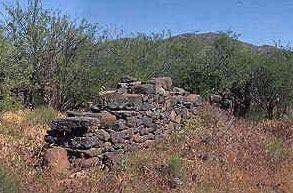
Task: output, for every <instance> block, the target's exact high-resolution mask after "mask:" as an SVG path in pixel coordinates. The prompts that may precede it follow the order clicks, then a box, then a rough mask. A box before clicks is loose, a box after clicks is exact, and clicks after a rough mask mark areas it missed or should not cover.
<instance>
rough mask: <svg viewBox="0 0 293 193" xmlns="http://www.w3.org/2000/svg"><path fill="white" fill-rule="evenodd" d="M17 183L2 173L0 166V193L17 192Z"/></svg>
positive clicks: (11, 177)
mask: <svg viewBox="0 0 293 193" xmlns="http://www.w3.org/2000/svg"><path fill="white" fill-rule="evenodd" d="M18 186H19V184H18V181H17V180H16V179H15V178H14V177H13V176H10V175H8V174H7V173H6V171H4V169H3V167H1V166H0V193H17V192H19V188H18Z"/></svg>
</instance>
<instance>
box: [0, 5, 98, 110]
mask: <svg viewBox="0 0 293 193" xmlns="http://www.w3.org/2000/svg"><path fill="white" fill-rule="evenodd" d="M5 8H6V13H7V14H6V15H7V17H6V18H5V24H4V27H5V35H6V37H7V38H8V40H9V42H10V43H11V45H12V46H13V48H14V49H15V52H14V53H13V54H10V56H9V57H10V64H9V65H14V64H16V65H17V67H16V68H15V70H16V72H15V73H14V74H17V77H18V79H19V81H18V85H16V86H15V89H14V91H15V92H16V93H17V94H22V95H23V98H24V103H25V104H26V105H32V106H35V105H39V104H45V105H49V106H52V107H55V108H58V109H59V110H66V109H70V108H74V107H77V106H80V105H81V104H82V103H83V102H84V100H87V99H88V97H89V95H90V94H89V92H88V91H89V90H90V88H91V83H90V81H89V80H90V75H91V73H90V72H91V69H90V64H88V63H87V62H84V61H85V58H86V57H91V55H92V54H93V52H92V50H93V49H92V48H93V46H94V45H95V44H97V43H98V41H97V39H96V32H97V26H96V25H91V24H89V23H88V22H86V21H85V20H82V21H80V22H79V23H75V22H73V21H72V20H71V19H70V18H69V17H68V16H63V15H61V14H59V13H58V12H53V11H49V10H45V9H43V7H42V2H41V0H28V8H27V9H24V8H22V7H21V6H20V4H19V3H16V6H7V5H6V6H5Z"/></svg>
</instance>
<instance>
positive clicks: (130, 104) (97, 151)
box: [45, 77, 202, 166]
mask: <svg viewBox="0 0 293 193" xmlns="http://www.w3.org/2000/svg"><path fill="white" fill-rule="evenodd" d="M118 87H119V88H118V89H117V90H113V91H107V92H101V93H99V95H98V97H97V102H96V103H93V104H91V106H90V108H89V109H90V112H73V111H69V112H67V117H66V118H59V119H55V120H53V121H52V124H51V130H49V131H48V134H47V135H46V137H45V141H46V142H47V143H48V144H49V145H50V146H49V147H51V148H52V147H56V146H57V147H62V148H63V149H66V150H67V152H68V155H69V158H70V161H71V164H72V165H73V166H78V165H79V164H81V163H88V164H89V165H91V164H93V163H92V161H94V162H95V161H101V160H104V159H107V158H110V157H111V156H112V155H114V154H117V153H124V152H127V151H132V150H134V149H139V148H142V147H144V145H145V144H148V143H149V142H151V141H154V140H158V139H161V138H164V136H166V135H167V134H169V133H171V132H172V131H173V130H176V129H180V128H181V126H182V124H184V122H185V121H186V120H187V119H188V118H189V117H190V116H191V114H192V112H193V110H194V108H196V107H197V106H200V105H202V98H201V97H200V96H199V95H195V94H190V93H188V92H186V91H184V90H183V89H180V88H176V87H175V88H172V80H171V78H169V77H162V78H154V79H151V80H148V81H146V82H139V81H137V80H136V79H133V78H131V77H125V78H122V81H121V83H119V84H118ZM90 160H91V161H90Z"/></svg>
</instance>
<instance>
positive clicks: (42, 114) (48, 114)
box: [26, 106, 57, 124]
mask: <svg viewBox="0 0 293 193" xmlns="http://www.w3.org/2000/svg"><path fill="white" fill-rule="evenodd" d="M56 116H57V111H56V110H54V109H53V108H51V107H44V106H42V107H38V108H36V109H35V110H33V111H31V112H29V113H27V115H26V119H27V120H28V121H29V122H30V123H33V124H44V123H49V122H50V121H51V120H52V119H54V118H56Z"/></svg>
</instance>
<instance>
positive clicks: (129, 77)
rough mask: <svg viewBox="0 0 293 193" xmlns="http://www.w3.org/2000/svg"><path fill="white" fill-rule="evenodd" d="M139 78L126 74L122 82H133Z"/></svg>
mask: <svg viewBox="0 0 293 193" xmlns="http://www.w3.org/2000/svg"><path fill="white" fill-rule="evenodd" d="M137 81H138V80H137V79H136V78H133V77H131V76H124V77H123V78H121V83H132V82H137Z"/></svg>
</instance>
